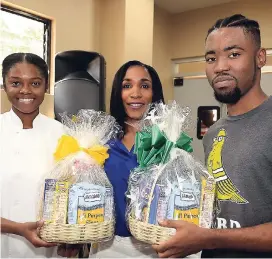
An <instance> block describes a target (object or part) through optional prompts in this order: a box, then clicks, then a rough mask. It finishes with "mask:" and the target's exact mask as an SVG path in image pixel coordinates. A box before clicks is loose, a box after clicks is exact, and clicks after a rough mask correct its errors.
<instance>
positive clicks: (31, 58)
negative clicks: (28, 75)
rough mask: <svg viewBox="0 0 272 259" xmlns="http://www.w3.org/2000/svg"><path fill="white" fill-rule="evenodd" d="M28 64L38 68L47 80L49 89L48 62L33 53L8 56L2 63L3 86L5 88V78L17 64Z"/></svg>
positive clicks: (46, 83)
mask: <svg viewBox="0 0 272 259" xmlns="http://www.w3.org/2000/svg"><path fill="white" fill-rule="evenodd" d="M23 62H26V63H28V64H32V65H34V66H36V67H37V69H38V70H39V71H40V73H41V75H42V77H43V78H44V80H45V85H46V86H45V87H46V89H47V88H48V66H47V64H46V62H45V61H44V60H43V59H42V58H41V57H39V56H38V55H36V54H33V53H22V52H19V53H13V54H10V55H8V56H7V57H6V58H5V59H4V60H3V62H2V78H3V85H4V87H5V78H6V76H7V74H8V72H9V71H10V69H11V68H12V67H13V66H14V65H16V64H17V63H23Z"/></svg>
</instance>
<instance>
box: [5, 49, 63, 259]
mask: <svg viewBox="0 0 272 259" xmlns="http://www.w3.org/2000/svg"><path fill="white" fill-rule="evenodd" d="M2 77H3V86H4V90H5V92H6V94H7V97H8V99H9V101H10V103H11V105H12V108H11V110H10V111H9V112H6V113H4V114H1V115H0V177H1V257H26V258H33V257H56V255H57V254H56V249H54V248H52V247H53V246H55V245H56V244H50V243H46V242H44V241H43V240H41V239H40V238H39V237H38V231H39V228H40V227H41V225H42V222H36V215H37V198H38V191H39V188H40V181H41V179H42V177H43V175H44V174H45V173H46V172H48V170H50V168H51V167H52V166H53V163H54V160H53V154H54V151H55V148H56V145H57V141H58V139H59V137H60V136H61V135H62V134H63V126H62V124H61V123H59V122H57V121H56V120H54V119H51V118H48V117H46V116H44V115H42V114H40V112H39V107H40V105H41V104H42V102H43V100H44V96H45V92H46V90H47V88H48V67H47V65H46V63H45V61H44V60H43V59H42V58H40V57H39V56H37V55H35V54H31V53H14V54H11V55H9V56H8V57H6V58H5V59H4V61H3V64H2Z"/></svg>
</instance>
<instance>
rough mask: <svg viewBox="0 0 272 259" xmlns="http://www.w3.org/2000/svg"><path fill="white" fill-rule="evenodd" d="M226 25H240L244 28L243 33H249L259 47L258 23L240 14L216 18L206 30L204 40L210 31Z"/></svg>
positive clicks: (226, 26)
mask: <svg viewBox="0 0 272 259" xmlns="http://www.w3.org/2000/svg"><path fill="white" fill-rule="evenodd" d="M228 27H240V28H242V29H243V30H244V32H245V33H251V36H252V37H253V39H254V40H255V43H256V47H257V48H258V49H259V48H260V47H261V34H260V26H259V23H258V22H257V21H254V20H250V19H248V18H247V17H245V16H243V15H242V14H234V15H232V16H229V17H226V18H223V19H219V20H217V21H216V23H215V24H214V25H213V26H212V27H211V28H210V29H209V30H208V33H207V36H206V40H207V38H208V36H209V34H210V33H211V32H212V31H214V30H216V29H220V28H228Z"/></svg>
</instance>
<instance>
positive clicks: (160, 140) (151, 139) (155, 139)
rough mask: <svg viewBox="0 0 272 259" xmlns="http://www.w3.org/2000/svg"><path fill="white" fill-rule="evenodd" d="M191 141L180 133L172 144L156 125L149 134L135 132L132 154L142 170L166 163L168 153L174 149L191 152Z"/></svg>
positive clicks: (146, 132)
mask: <svg viewBox="0 0 272 259" xmlns="http://www.w3.org/2000/svg"><path fill="white" fill-rule="evenodd" d="M192 140H193V139H192V138H190V137H189V136H188V135H187V134H185V133H183V132H182V133H181V134H180V136H179V138H178V140H177V141H176V143H174V142H172V141H170V140H169V139H168V138H167V137H166V136H165V134H164V133H163V132H161V130H160V129H159V127H158V126H157V125H153V126H152V127H151V130H150V132H148V131H142V132H141V131H140V132H137V133H136V139H135V147H134V152H135V154H136V155H137V160H138V163H139V167H140V168H144V167H147V166H150V165H153V164H160V163H162V164H164V163H166V162H168V160H169V158H170V151H171V149H172V148H174V147H175V148H179V149H183V150H185V151H187V152H193V148H192V146H191V142H192Z"/></svg>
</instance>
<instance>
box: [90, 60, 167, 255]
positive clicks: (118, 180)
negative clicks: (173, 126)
mask: <svg viewBox="0 0 272 259" xmlns="http://www.w3.org/2000/svg"><path fill="white" fill-rule="evenodd" d="M159 101H162V102H164V98H163V90H162V84H161V81H160V79H159V76H158V74H157V72H156V71H155V70H154V68H152V67H151V66H148V65H145V64H143V63H141V62H139V61H129V62H127V63H125V64H124V65H123V66H122V67H121V68H120V69H119V70H118V71H117V73H116V74H115V78H114V81H113V86H112V92H111V102H110V112H111V115H112V116H114V117H115V118H116V120H117V122H118V123H119V124H120V125H121V127H122V130H123V132H124V134H122V135H121V136H120V138H119V139H118V140H115V141H112V142H111V143H110V150H109V155H110V156H109V158H108V159H107V160H106V163H105V171H106V174H107V176H108V178H109V180H110V182H111V183H112V185H113V189H114V199H115V210H116V227H115V238H114V239H113V240H112V241H110V242H107V243H103V244H100V245H99V246H98V250H97V251H93V253H94V254H93V256H94V257H95V256H97V257H119V258H120V257H152V256H155V257H157V255H156V253H155V252H154V250H153V249H152V248H151V246H149V245H146V244H143V243H140V242H139V241H137V240H135V239H134V238H133V237H132V236H131V233H130V232H129V230H128V228H127V225H126V218H125V210H126V197H125V192H126V191H127V187H128V178H129V174H130V171H131V169H133V168H135V167H136V166H137V158H136V155H135V154H134V152H133V146H134V138H135V134H136V129H135V127H133V125H135V123H136V122H137V121H139V120H140V119H141V118H142V116H143V114H144V113H145V112H146V110H147V108H148V105H149V104H150V103H152V102H159Z"/></svg>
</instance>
